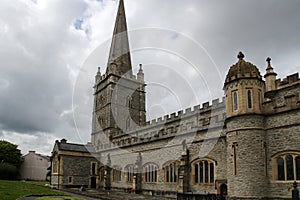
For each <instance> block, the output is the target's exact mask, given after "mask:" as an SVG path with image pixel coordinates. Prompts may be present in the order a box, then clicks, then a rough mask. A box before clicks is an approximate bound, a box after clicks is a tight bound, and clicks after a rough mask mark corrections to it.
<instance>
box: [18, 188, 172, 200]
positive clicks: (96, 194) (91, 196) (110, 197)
mask: <svg viewBox="0 0 300 200" xmlns="http://www.w3.org/2000/svg"><path fill="white" fill-rule="evenodd" d="M61 192H63V193H65V194H66V195H68V196H75V197H79V198H81V199H86V200H96V199H98V200H99V199H100V200H129V199H130V200H139V199H144V200H174V199H176V198H171V197H163V196H149V195H137V194H130V193H125V192H122V191H110V192H108V191H104V190H88V191H84V192H79V190H78V189H68V190H66V189H65V190H63V191H62V190H61ZM39 197H40V196H30V197H23V198H19V199H18V200H36V199H37V198H39ZM57 197H58V198H59V196H57ZM61 200H65V199H64V198H61Z"/></svg>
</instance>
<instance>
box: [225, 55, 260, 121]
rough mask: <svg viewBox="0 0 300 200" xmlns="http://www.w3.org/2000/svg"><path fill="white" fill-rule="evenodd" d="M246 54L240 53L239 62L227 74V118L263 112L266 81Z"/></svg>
mask: <svg viewBox="0 0 300 200" xmlns="http://www.w3.org/2000/svg"><path fill="white" fill-rule="evenodd" d="M244 57H245V56H244V54H243V53H242V52H240V53H239V54H238V59H239V60H238V62H237V63H236V64H235V65H233V66H232V67H231V68H230V69H229V72H228V74H227V76H226V80H225V84H224V90H225V95H226V115H227V118H229V117H232V116H236V115H242V114H249V113H256V114H260V113H261V103H262V97H263V92H264V81H263V80H262V76H261V75H260V72H259V70H258V69H257V67H256V66H255V65H253V64H251V63H250V62H246V61H245V60H244Z"/></svg>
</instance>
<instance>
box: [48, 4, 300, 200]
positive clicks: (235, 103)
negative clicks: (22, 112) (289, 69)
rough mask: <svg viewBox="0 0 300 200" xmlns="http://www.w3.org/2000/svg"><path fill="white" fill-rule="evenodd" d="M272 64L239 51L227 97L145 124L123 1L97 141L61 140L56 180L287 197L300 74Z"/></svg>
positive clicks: (198, 194)
mask: <svg viewBox="0 0 300 200" xmlns="http://www.w3.org/2000/svg"><path fill="white" fill-rule="evenodd" d="M266 61H267V62H266V71H265V72H264V75H262V74H261V73H260V71H259V70H258V68H257V67H256V66H255V65H254V64H252V63H250V62H248V61H246V60H245V55H244V54H243V53H242V52H240V53H239V54H238V56H237V62H236V63H235V64H233V65H232V66H231V67H230V68H229V70H228V73H227V76H226V78H225V82H224V86H223V90H224V93H225V96H224V97H223V98H222V99H221V100H219V99H216V100H213V101H212V102H211V103H209V102H206V103H203V104H202V105H196V106H194V107H192V108H187V109H185V110H180V111H178V112H175V113H172V114H169V115H165V116H163V117H160V118H158V119H153V120H151V121H146V106H145V103H146V91H147V89H146V83H145V81H144V72H143V66H142V65H140V69H139V71H138V73H137V74H136V75H135V74H133V72H132V63H131V55H130V48H129V41H128V32H127V25H126V16H125V10H124V2H123V0H120V3H119V8H118V13H117V17H116V21H115V28H114V32H113V38H112V42H111V48H110V53H109V59H108V63H107V68H106V72H105V73H104V74H101V72H100V69H98V72H97V73H96V76H95V84H94V94H93V95H94V105H93V113H92V133H91V143H89V144H87V145H82V144H73V143H68V142H67V140H65V139H62V140H61V141H56V142H55V145H54V148H53V152H52V157H51V163H52V174H51V184H52V185H54V186H55V187H57V188H72V187H81V186H82V185H84V186H86V187H88V188H94V189H99V190H100V189H102V190H122V191H126V192H133V193H142V194H151V195H162V196H170V197H177V199H187V198H192V199H198V198H199V199H200V198H202V197H205V196H206V197H217V198H220V199H225V198H227V199H290V198H291V195H292V190H293V183H294V182H298V183H300V79H299V74H298V73H295V74H292V75H289V76H287V77H286V78H284V79H277V78H276V76H277V74H276V72H275V70H274V68H273V67H272V64H271V59H270V58H267V60H266ZM95 71H96V70H95ZM146 75H147V74H146ZM220 89H221V88H220ZM91 95H92V94H91Z"/></svg>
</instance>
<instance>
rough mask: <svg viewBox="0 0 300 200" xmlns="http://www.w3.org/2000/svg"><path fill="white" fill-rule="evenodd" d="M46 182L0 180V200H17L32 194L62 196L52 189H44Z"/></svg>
mask: <svg viewBox="0 0 300 200" xmlns="http://www.w3.org/2000/svg"><path fill="white" fill-rule="evenodd" d="M45 183H46V182H32V181H5V180H0V199H1V200H15V199H17V198H19V197H23V196H26V195H31V194H58V195H60V194H62V193H60V192H57V191H55V190H51V189H50V188H45V187H42V186H43V185H45Z"/></svg>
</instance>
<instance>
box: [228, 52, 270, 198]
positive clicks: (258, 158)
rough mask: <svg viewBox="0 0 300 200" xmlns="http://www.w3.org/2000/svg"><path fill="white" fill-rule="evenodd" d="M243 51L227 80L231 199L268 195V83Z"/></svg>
mask: <svg viewBox="0 0 300 200" xmlns="http://www.w3.org/2000/svg"><path fill="white" fill-rule="evenodd" d="M244 57H245V56H244V55H243V53H242V52H240V53H239V54H238V62H237V63H236V64H234V65H233V66H232V67H231V68H230V70H229V72H228V74H227V76H226V80H225V84H224V91H225V97H226V137H227V145H228V146H227V183H228V196H229V198H237V199H238V198H248V197H249V198H254V199H256V198H260V197H263V196H264V195H266V192H267V191H268V190H267V188H265V187H266V182H267V181H266V180H267V179H266V163H267V162H266V157H265V155H266V153H265V152H266V142H265V131H264V116H263V115H262V102H263V92H264V87H265V83H264V81H263V80H262V76H261V75H260V72H259V70H258V69H257V67H256V66H255V65H253V64H251V63H250V62H247V61H245V60H244Z"/></svg>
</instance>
